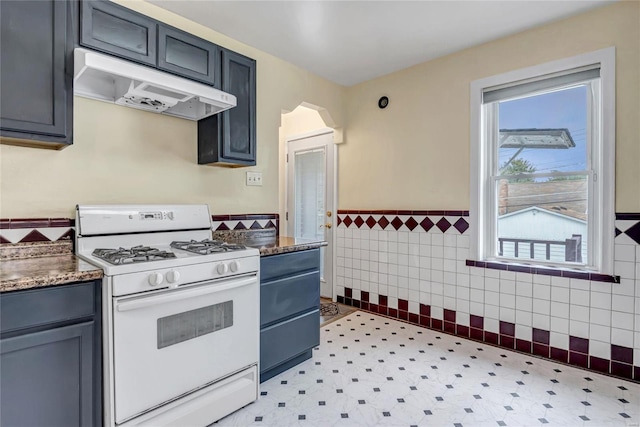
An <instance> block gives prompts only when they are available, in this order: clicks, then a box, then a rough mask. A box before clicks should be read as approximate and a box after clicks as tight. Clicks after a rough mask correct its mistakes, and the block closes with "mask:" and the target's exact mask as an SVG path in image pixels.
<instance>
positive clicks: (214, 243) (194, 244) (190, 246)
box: [171, 239, 246, 255]
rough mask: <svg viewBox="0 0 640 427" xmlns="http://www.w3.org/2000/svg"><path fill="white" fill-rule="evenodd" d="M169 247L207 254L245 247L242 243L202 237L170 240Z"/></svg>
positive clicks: (238, 249) (239, 249)
mask: <svg viewBox="0 0 640 427" xmlns="http://www.w3.org/2000/svg"><path fill="white" fill-rule="evenodd" d="M171 247H172V248H175V249H181V250H183V251H188V252H193V253H196V254H200V255H209V254H213V253H217V252H231V251H241V250H243V249H246V248H245V247H244V246H242V245H237V244H233V243H226V242H223V241H221V240H211V239H204V240H201V241H197V240H190V241H188V242H186V241H184V242H180V241H178V242H171Z"/></svg>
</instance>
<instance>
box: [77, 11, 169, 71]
mask: <svg viewBox="0 0 640 427" xmlns="http://www.w3.org/2000/svg"><path fill="white" fill-rule="evenodd" d="M80 13H81V20H80V21H81V23H80V44H81V45H82V46H85V47H88V48H91V49H96V50H100V51H103V52H106V53H110V54H112V55H116V56H120V57H122V58H126V59H130V60H133V61H136V62H141V63H143V64H147V65H151V66H154V67H155V65H156V60H157V58H156V43H157V27H158V25H157V22H156V21H155V20H153V19H151V18H149V17H147V16H144V15H141V14H139V13H137V12H134V11H132V10H131V9H127V8H126V7H123V6H119V5H117V4H114V3H111V2H109V1H83V2H82V4H81V11H80Z"/></svg>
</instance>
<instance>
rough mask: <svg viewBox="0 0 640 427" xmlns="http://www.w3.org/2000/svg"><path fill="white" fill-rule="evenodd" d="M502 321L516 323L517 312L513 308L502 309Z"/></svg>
mask: <svg viewBox="0 0 640 427" xmlns="http://www.w3.org/2000/svg"><path fill="white" fill-rule="evenodd" d="M500 320H502V321H503V322H511V323H515V322H516V310H515V309H513V308H507V307H500Z"/></svg>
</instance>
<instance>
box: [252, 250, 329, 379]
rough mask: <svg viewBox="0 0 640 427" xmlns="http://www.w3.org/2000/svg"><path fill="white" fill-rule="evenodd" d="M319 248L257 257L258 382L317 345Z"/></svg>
mask: <svg viewBox="0 0 640 427" xmlns="http://www.w3.org/2000/svg"><path fill="white" fill-rule="evenodd" d="M319 306H320V249H309V250H306V251H300V252H291V253H287V254H280V255H271V256H266V257H263V258H261V259H260V381H261V382H263V381H266V380H268V379H269V378H271V377H273V376H275V375H277V374H279V373H281V372H283V371H286V370H287V369H289V368H291V367H292V366H295V365H297V364H298V363H300V362H303V361H304V360H307V359H309V358H310V357H311V356H312V351H313V348H314V347H316V346H318V345H319V344H320V311H319Z"/></svg>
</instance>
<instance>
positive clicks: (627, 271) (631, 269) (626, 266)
mask: <svg viewBox="0 0 640 427" xmlns="http://www.w3.org/2000/svg"><path fill="white" fill-rule="evenodd" d="M635 270H636V263H635V262H626V261H615V262H614V263H613V271H614V272H615V274H616V275H618V276H620V277H623V278H625V279H635V275H636V271H635Z"/></svg>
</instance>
